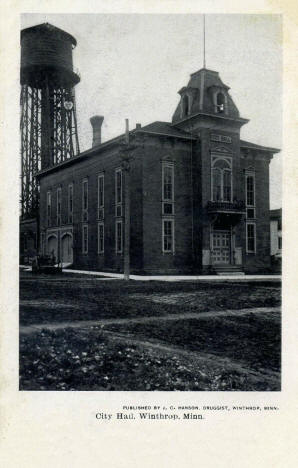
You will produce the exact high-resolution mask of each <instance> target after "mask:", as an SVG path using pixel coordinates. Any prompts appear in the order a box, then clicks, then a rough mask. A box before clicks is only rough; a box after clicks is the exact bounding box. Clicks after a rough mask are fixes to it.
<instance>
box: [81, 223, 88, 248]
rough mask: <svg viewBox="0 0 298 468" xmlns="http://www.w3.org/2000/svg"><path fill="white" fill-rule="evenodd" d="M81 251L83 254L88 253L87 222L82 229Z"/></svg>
mask: <svg viewBox="0 0 298 468" xmlns="http://www.w3.org/2000/svg"><path fill="white" fill-rule="evenodd" d="M82 252H83V254H86V253H88V226H87V224H84V225H83V231H82Z"/></svg>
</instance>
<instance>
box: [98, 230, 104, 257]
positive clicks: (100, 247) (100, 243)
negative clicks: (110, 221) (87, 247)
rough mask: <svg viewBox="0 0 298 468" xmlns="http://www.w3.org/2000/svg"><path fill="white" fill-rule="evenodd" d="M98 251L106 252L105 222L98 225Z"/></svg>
mask: <svg viewBox="0 0 298 468" xmlns="http://www.w3.org/2000/svg"><path fill="white" fill-rule="evenodd" d="M97 242H98V244H97V252H98V253H99V254H100V253H104V224H103V223H98V225H97Z"/></svg>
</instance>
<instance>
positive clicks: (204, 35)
mask: <svg viewBox="0 0 298 468" xmlns="http://www.w3.org/2000/svg"><path fill="white" fill-rule="evenodd" d="M205 16H206V15H203V19H204V27H203V44H204V46H203V50H204V63H203V67H204V68H206V30H205V28H206V25H205Z"/></svg>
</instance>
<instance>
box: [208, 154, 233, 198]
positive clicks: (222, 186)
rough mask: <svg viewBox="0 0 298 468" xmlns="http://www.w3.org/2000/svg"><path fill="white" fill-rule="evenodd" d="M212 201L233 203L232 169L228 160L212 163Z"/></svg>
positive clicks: (218, 159)
mask: <svg viewBox="0 0 298 468" xmlns="http://www.w3.org/2000/svg"><path fill="white" fill-rule="evenodd" d="M212 200H213V201H226V202H230V201H232V169H231V162H230V161H229V160H227V159H222V158H217V159H214V160H213V163H212Z"/></svg>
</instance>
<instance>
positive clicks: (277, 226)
mask: <svg viewBox="0 0 298 468" xmlns="http://www.w3.org/2000/svg"><path fill="white" fill-rule="evenodd" d="M281 216H282V214H281V208H279V209H277V210H270V242H271V256H273V257H275V258H281V252H282V225H281Z"/></svg>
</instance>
